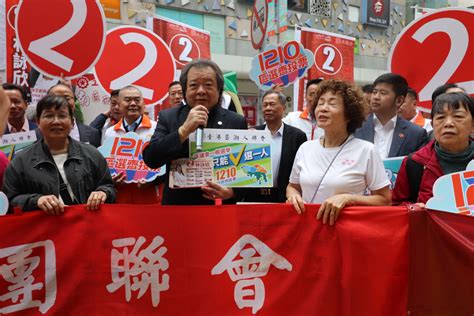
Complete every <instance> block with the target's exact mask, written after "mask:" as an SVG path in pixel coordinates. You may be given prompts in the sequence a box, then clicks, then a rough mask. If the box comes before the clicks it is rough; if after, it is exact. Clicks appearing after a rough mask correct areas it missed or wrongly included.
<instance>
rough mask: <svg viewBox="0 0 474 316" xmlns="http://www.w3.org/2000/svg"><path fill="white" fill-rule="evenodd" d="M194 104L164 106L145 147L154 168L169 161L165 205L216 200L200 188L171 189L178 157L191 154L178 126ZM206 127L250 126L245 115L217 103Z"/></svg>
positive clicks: (164, 194)
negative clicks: (170, 177)
mask: <svg viewBox="0 0 474 316" xmlns="http://www.w3.org/2000/svg"><path fill="white" fill-rule="evenodd" d="M189 111H190V107H189V106H188V105H185V104H181V105H179V106H177V107H173V108H170V109H166V110H162V111H161V112H160V114H159V118H158V122H157V125H156V128H155V133H154V134H153V136H152V138H151V140H150V143H149V144H148V146H147V147H146V148H145V150H144V151H143V160H144V161H145V163H146V164H147V165H148V167H150V168H158V167H160V166H162V165H164V164H166V175H165V187H164V189H163V199H162V202H161V203H162V204H163V205H193V204H194V205H205V204H213V201H210V200H207V199H205V198H203V197H202V191H201V189H199V188H192V189H170V188H169V170H170V163H171V161H172V160H174V159H179V158H188V157H189V148H188V146H189V141H188V140H186V141H185V142H184V143H182V144H181V142H180V140H179V134H178V129H179V127H180V126H181V125H183V123H184V121H186V118H187V116H188V113H189ZM206 128H219V129H247V122H246V121H245V118H244V117H243V116H242V115H239V114H237V113H235V112H231V111H228V110H225V109H223V108H221V107H220V106H215V107H214V108H213V109H212V110H211V111H210V112H209V118H208V121H207V127H206Z"/></svg>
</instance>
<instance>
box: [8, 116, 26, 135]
mask: <svg viewBox="0 0 474 316" xmlns="http://www.w3.org/2000/svg"><path fill="white" fill-rule="evenodd" d="M7 126H8V130H9V131H10V133H11V132H12V127H13V126H12V125H11V124H10V123H9V122H8V121H7ZM29 131H30V125H29V124H28V120H27V119H26V117H25V122H24V123H23V126H22V127H21V130H20V131H18V132H17V133H20V132H29Z"/></svg>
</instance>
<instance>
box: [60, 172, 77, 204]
mask: <svg viewBox="0 0 474 316" xmlns="http://www.w3.org/2000/svg"><path fill="white" fill-rule="evenodd" d="M58 176H59V194H60V195H61V198H62V199H63V202H64V204H65V205H74V204H77V203H76V201H74V200H73V199H72V197H71V195H70V194H69V191H68V190H67V185H66V183H64V179H63V177H62V176H61V174H60V173H59V171H58Z"/></svg>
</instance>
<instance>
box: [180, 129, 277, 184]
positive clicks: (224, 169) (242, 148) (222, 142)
mask: <svg viewBox="0 0 474 316" xmlns="http://www.w3.org/2000/svg"><path fill="white" fill-rule="evenodd" d="M271 142H272V140H271V136H270V134H269V133H268V132H265V131H256V130H232V129H225V130H221V129H212V128H210V129H204V136H203V150H202V151H200V152H197V151H196V133H193V134H191V135H190V137H189V153H190V157H191V158H198V159H200V158H212V161H213V167H214V181H216V182H217V183H218V184H220V185H223V186H226V187H249V188H251V187H272V186H273V173H272V159H271Z"/></svg>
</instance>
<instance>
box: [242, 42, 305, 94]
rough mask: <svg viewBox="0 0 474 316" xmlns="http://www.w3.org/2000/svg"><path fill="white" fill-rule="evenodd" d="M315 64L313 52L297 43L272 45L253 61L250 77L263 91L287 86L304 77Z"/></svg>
mask: <svg viewBox="0 0 474 316" xmlns="http://www.w3.org/2000/svg"><path fill="white" fill-rule="evenodd" d="M313 63H314V58H313V54H312V53H311V51H310V50H308V49H305V48H304V47H303V46H302V45H301V44H300V43H298V42H297V41H290V42H286V43H282V44H280V45H278V46H276V45H274V44H270V45H268V46H266V47H265V50H264V51H263V52H261V53H260V54H258V55H257V56H255V57H254V58H253V59H252V68H251V70H250V73H249V77H250V79H251V80H252V81H253V82H255V84H256V85H257V86H258V87H259V88H260V89H262V90H268V89H271V87H273V86H274V85H276V84H278V85H281V86H287V85H289V84H290V83H293V82H295V81H297V80H298V78H301V77H303V76H304V75H305V74H306V71H307V70H308V69H309V68H310V67H311V66H312V65H313Z"/></svg>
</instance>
